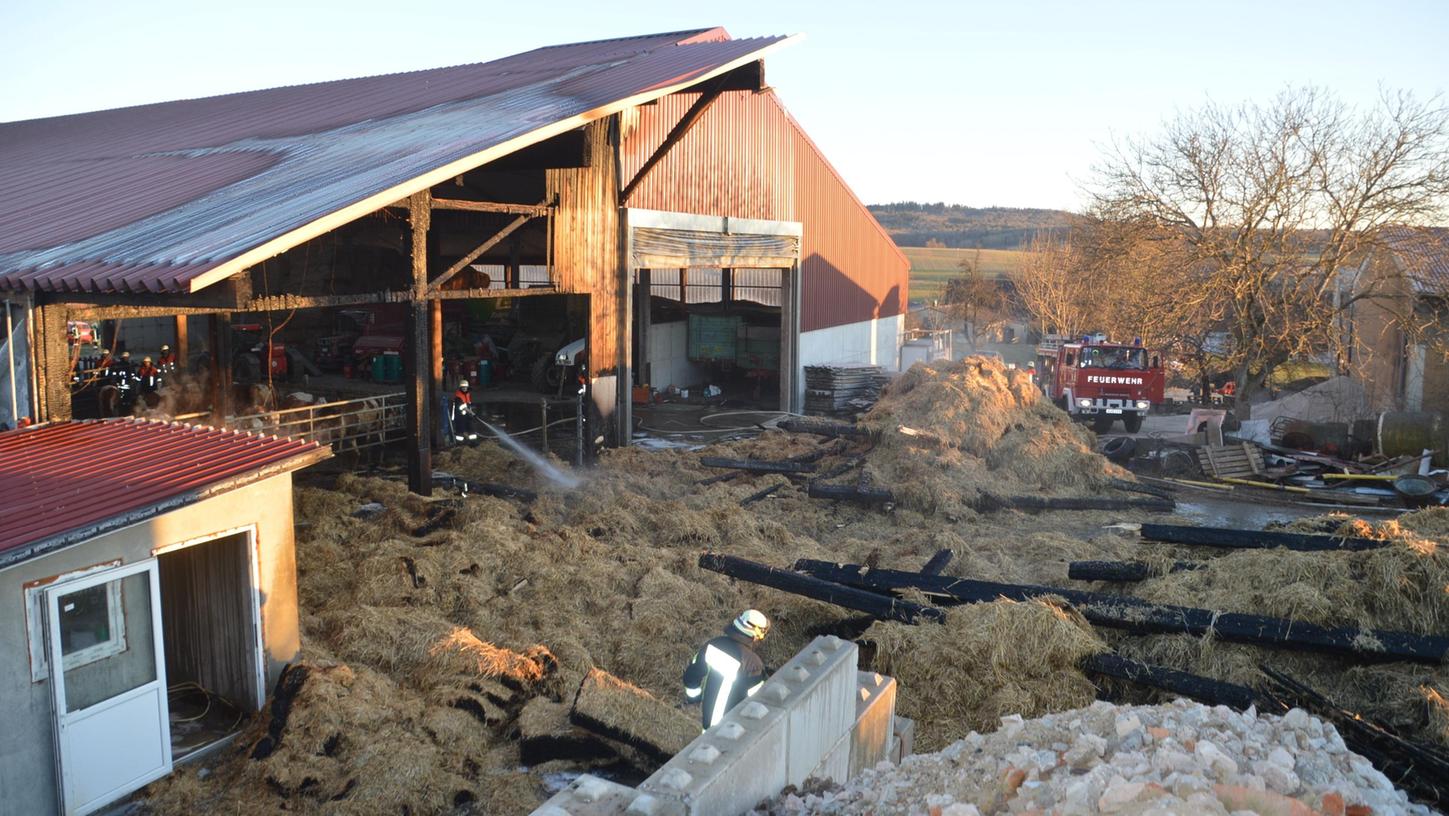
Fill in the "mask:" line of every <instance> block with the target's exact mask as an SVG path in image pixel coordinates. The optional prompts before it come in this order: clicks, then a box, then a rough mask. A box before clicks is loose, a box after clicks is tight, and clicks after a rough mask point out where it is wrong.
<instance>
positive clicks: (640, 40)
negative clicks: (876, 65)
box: [0, 28, 908, 491]
mask: <svg viewBox="0 0 1449 816" xmlns="http://www.w3.org/2000/svg"><path fill="white" fill-rule="evenodd" d="M789 42H790V38H788V37H762V38H752V39H735V38H732V37H730V36H729V34H728V33H726V32H725V31H724V30H723V29H721V28H710V29H700V30H696V31H685V32H676V33H669V34H655V35H648V36H641V37H631V38H624V39H616V40H604V41H598V42H587V43H577V44H571V45H560V46H553V47H547V48H540V49H536V50H533V51H529V52H526V53H522V54H518V55H515V56H511V57H506V58H503V59H499V60H495V61H492V62H486V63H480V64H475V65H464V66H458V67H451V68H440V69H436V70H428V71H417V72H412V73H405V74H394V75H388V76H376V77H366V78H360V79H350V80H342V81H337V82H325V83H319V84H313V85H303V86H296V87H286V88H275V89H270V90H262V91H254V92H249V93H239V94H231V95H226V96H218V97H211V98H206V99H195V100H184V101H177V102H167V103H161V104H154V105H145V106H140V107H133V108H124V109H118V110H109V111H99V112H94V113H84V114H77V115H73V116H63V117H56V118H50V119H39V120H33V121H24V122H12V123H8V124H4V125H0V145H3V150H0V227H3V228H0V292H3V294H4V296H5V297H6V299H7V300H6V307H7V308H6V315H5V317H6V319H7V321H8V322H9V323H10V325H11V333H10V335H9V337H10V340H9V342H8V343H7V346H6V352H5V354H4V358H5V359H0V382H3V383H4V386H5V391H6V393H5V394H4V395H3V396H4V399H3V400H0V403H3V407H0V411H3V412H5V414H6V417H0V418H8V419H9V421H10V422H15V421H16V420H18V419H20V418H21V417H29V418H32V419H34V420H36V421H42V422H45V421H49V422H54V421H59V420H65V419H68V418H71V417H72V416H85V415H96V414H94V413H92V412H96V411H99V415H102V416H104V415H107V414H111V413H125V412H126V410H125V409H126V408H127V406H128V405H129V403H126V402H124V399H125V398H126V396H127V395H125V394H122V395H121V397H120V398H119V399H122V400H123V402H122V403H119V408H120V410H118V403H117V399H118V397H117V396H116V395H115V393H114V392H112V393H109V394H105V393H102V394H101V395H100V396H94V397H90V396H86V395H87V394H89V393H90V392H91V391H94V390H95V389H88V388H87V387H86V386H87V384H88V380H89V379H90V378H88V374H89V373H90V372H93V371H95V370H97V368H98V367H100V368H105V365H106V363H107V362H108V361H110V362H113V361H114V360H116V359H118V358H119V356H120V353H121V350H122V349H125V350H127V351H131V352H133V355H134V357H135V359H134V360H132V362H131V364H132V365H134V364H136V363H137V362H139V358H140V357H141V355H142V354H150V353H153V352H154V353H155V354H158V355H159V354H160V353H161V345H163V344H165V345H168V346H174V348H173V349H172V352H173V353H178V354H179V366H178V368H179V375H178V377H179V376H181V375H195V376H194V378H193V379H190V380H188V382H189V383H190V385H191V386H192V389H193V391H199V393H200V394H201V397H202V398H203V402H204V404H203V405H201V406H199V408H198V406H194V405H193V406H191V407H192V408H194V409H197V410H201V411H205V412H207V413H208V414H209V415H210V417H211V421H212V422H213V423H232V424H234V425H235V424H236V419H237V417H239V416H242V415H245V414H247V413H248V410H247V409H248V408H251V407H255V406H248V405H243V404H240V403H241V402H242V401H243V400H244V399H246V398H245V397H244V396H241V394H242V392H239V391H237V390H236V389H235V388H234V385H235V384H236V383H247V382H252V383H255V382H257V381H265V382H266V383H267V384H270V383H271V380H272V377H273V375H274V374H286V375H287V376H292V377H295V375H297V374H298V373H305V374H306V375H307V377H306V379H307V382H308V384H309V386H310V387H311V388H314V389H322V390H324V391H325V388H323V387H322V386H320V385H318V384H319V383H324V382H326V381H327V376H328V375H331V374H335V376H336V377H337V378H338V379H339V380H341V379H348V380H351V381H361V380H367V381H369V382H370V383H371V384H374V385H379V386H381V387H380V389H377V390H374V391H373V392H367V395H370V397H369V398H370V400H371V401H370V402H369V403H367V404H368V405H370V406H371V407H372V408H374V409H376V410H377V411H383V412H385V411H387V410H391V409H392V408H396V414H397V419H398V425H399V428H400V430H401V432H402V433H400V434H399V435H400V436H405V437H406V438H407V439H408V445H407V447H408V451H409V459H410V475H411V484H412V487H413V488H414V489H415V490H419V491H426V490H427V489H428V485H429V483H430V474H431V468H430V455H431V453H430V451H431V448H432V446H433V444H438V443H440V439H446V438H447V430H446V426H445V425H441V424H440V423H439V414H446V413H447V410H448V408H447V406H448V399H447V398H448V395H450V394H452V393H453V391H454V388H455V386H456V383H457V382H458V380H460V379H461V378H471V379H472V380H473V383H474V388H475V391H483V390H484V389H481V388H479V386H480V385H481V383H479V378H480V377H481V378H483V379H485V380H487V379H489V378H490V377H493V378H497V379H498V380H499V381H500V383H499V384H500V385H501V383H502V380H503V379H504V378H505V377H509V376H511V377H513V378H514V379H515V380H517V379H518V378H520V377H522V376H524V375H525V374H528V375H530V378H531V379H532V380H533V381H534V383H535V384H537V383H538V382H540V381H541V382H542V383H543V386H542V387H543V388H544V389H553V394H552V395H553V396H554V397H557V398H560V400H561V401H562V399H563V398H565V397H569V396H570V395H571V393H572V390H574V386H573V383H575V382H579V383H581V384H582V388H583V393H584V395H585V396H584V397H583V399H582V400H579V399H578V398H574V399H575V400H576V401H577V402H578V403H579V404H581V405H586V406H587V407H586V408H585V409H584V410H583V412H582V413H584V414H586V415H587V420H588V422H589V425H588V427H589V429H590V430H589V431H588V435H589V437H590V438H591V439H593V438H595V437H600V438H603V439H604V440H606V442H607V443H608V444H615V445H620V444H628V443H629V441H630V439H631V437H632V434H633V431H634V428H635V424H636V423H635V420H634V419H633V416H632V414H633V410H634V401H635V400H636V399H640V396H639V395H640V394H641V393H642V392H643V387H644V386H652V387H653V389H654V390H655V391H660V390H665V389H667V388H668V387H669V386H675V387H676V390H683V389H687V387H688V386H689V385H691V384H693V385H700V384H706V383H707V384H709V385H713V386H715V388H717V389H718V388H724V389H735V390H736V391H737V392H738V393H739V394H740V395H741V398H742V399H744V400H746V401H752V402H751V404H752V405H758V406H761V407H765V406H768V407H770V408H775V409H783V410H799V408H800V406H801V405H802V403H803V395H804V377H803V369H804V367H805V366H808V365H812V364H821V363H873V364H877V365H880V366H881V367H883V368H885V369H888V370H889V369H894V368H896V367H897V366H898V360H899V347H900V343H901V334H902V321H903V315H904V312H905V308H906V303H907V299H908V292H907V286H908V263H907V261H906V260H905V258H904V256H903V255H902V254H901V253H900V251H899V250H898V249H897V248H896V247H895V245H894V244H893V243H892V242H891V240H890V238H889V237H888V236H887V235H886V233H885V232H884V231H883V230H882V229H881V227H880V225H879V224H877V223H876V221H875V220H874V218H872V216H871V215H870V214H869V212H868V211H867V210H866V208H865V207H864V206H863V205H862V204H861V202H860V201H859V200H858V199H857V198H856V197H855V196H854V195H853V194H852V192H851V190H850V188H849V187H848V186H847V185H846V183H845V181H844V180H843V179H842V178H841V177H840V176H839V174H838V173H836V172H835V170H834V169H833V168H832V167H831V165H830V163H829V162H828V161H827V160H826V159H825V157H824V156H823V155H821V153H820V151H819V149H818V148H817V147H816V146H815V145H814V143H813V142H811V140H810V139H809V137H808V136H806V134H805V133H804V132H803V131H802V130H801V128H800V126H799V125H798V123H796V122H795V120H794V119H792V118H791V116H790V114H789V113H788V112H787V111H786V109H785V107H784V105H783V104H782V102H781V100H780V97H779V96H778V95H777V94H776V92H775V91H774V89H773V88H771V87H770V86H769V85H767V84H766V80H765V69H764V59H765V57H766V56H767V55H768V54H769V53H771V52H772V51H773V50H774V49H777V48H779V47H781V46H783V45H786V44H788V43H789ZM343 323H346V326H345V327H342V326H341V324H343ZM329 344H333V345H329ZM284 346H289V347H290V350H285V351H284V350H282V348H283V347H284ZM334 346H341V347H342V348H343V352H342V353H341V354H340V355H339V354H337V353H336V352H337V348H335V347H334ZM203 348H204V349H205V353H202V349H203ZM363 349H370V350H371V352H370V353H368V354H367V355H366V356H364V353H363ZM299 352H301V353H300V354H299ZM188 369H191V371H190V372H188ZM526 370H529V371H526ZM491 384H492V383H490V385H491ZM389 391H394V392H396V393H395V394H388V393H386V392H389ZM339 393H341V392H339ZM535 393H537V392H535ZM711 393H714V391H713V389H712V390H711ZM191 396H193V397H194V396H196V394H192V395H191ZM333 396H334V397H336V396H337V395H336V394H334V395H333ZM390 397H395V398H396V399H395V401H394V402H389V401H388V400H389V398H390ZM583 400H586V402H584V401H583ZM545 401H547V400H545ZM153 402H154V400H153ZM164 407H165V406H163V408H164ZM264 407H268V408H270V409H272V410H276V409H277V408H279V407H280V406H277V405H270V406H264ZM184 413H185V412H184V411H183V410H180V409H179V408H178V409H177V410H173V411H171V412H170V413H169V415H171V416H175V415H181V414H184ZM309 417H310V421H312V422H313V423H314V424H315V421H316V416H315V415H309ZM404 417H405V420H404ZM549 424H550V423H549V414H548V408H547V405H546V406H545V409H544V426H545V432H546V426H547V425H549ZM580 425H581V426H582V423H580ZM371 430H375V429H369V432H371ZM580 436H581V437H582V433H581V434H580ZM430 437H431V439H430Z"/></svg>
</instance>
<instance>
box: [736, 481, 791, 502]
mask: <svg viewBox="0 0 1449 816" xmlns="http://www.w3.org/2000/svg"><path fill="white" fill-rule="evenodd" d="M782 487H784V485H782V484H772V485H770V486H769V487H767V488H765V489H764V490H761V491H759V492H757V493H751V494H750V495H748V496H746V497H744V499H742V500H741V501H740V506H741V507H749V506H750V505H752V504H754V503H755V502H757V501H762V500H764V499H766V498H769V496H770V494H771V493H774V492H775V491H776V490H779V489H780V488H782Z"/></svg>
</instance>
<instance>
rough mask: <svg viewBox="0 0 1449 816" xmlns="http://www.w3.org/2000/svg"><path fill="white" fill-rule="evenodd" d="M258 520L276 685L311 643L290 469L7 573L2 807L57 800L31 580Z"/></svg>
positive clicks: (0, 585) (265, 626)
mask: <svg viewBox="0 0 1449 816" xmlns="http://www.w3.org/2000/svg"><path fill="white" fill-rule="evenodd" d="M252 524H255V525H256V541H255V550H254V553H253V557H254V558H255V559H256V565H257V566H256V569H257V576H258V590H259V597H260V600H261V625H262V631H261V642H262V645H263V649H264V650H265V654H266V674H267V676H266V683H267V686H268V687H270V686H271V685H272V684H273V683H274V682H275V681H276V678H277V676H278V674H280V673H281V669H282V667H283V666H284V665H285V664H286V663H287V662H289V661H292V660H295V659H296V658H297V656H298V654H299V653H300V651H301V638H300V633H299V630H298V619H297V562H296V553H295V550H294V549H293V537H292V536H293V531H292V477H291V474H290V473H286V474H282V475H279V476H274V477H272V478H270V479H266V480H263V481H261V482H258V483H256V484H252V485H248V486H246V487H243V488H239V489H237V490H234V491H231V492H229V493H226V494H223V495H221V496H217V497H215V498H211V499H207V500H205V501H203V502H200V503H197V504H194V505H190V506H188V507H184V508H181V509H179V510H175V511H172V512H170V513H166V514H165V515H162V516H158V517H156V518H154V519H151V520H149V521H146V522H142V523H140V524H137V525H133V526H131V527H127V528H125V529H122V530H117V531H115V532H112V533H108V534H106V535H103V536H100V537H98V538H95V539H92V540H90V541H88V542H86V543H84V544H78V545H76V546H73V547H70V548H68V549H65V550H61V551H59V552H56V553H52V554H50V555H47V556H44V557H41V558H37V559H34V560H31V561H26V562H24V563H22V564H18V565H16V566H14V567H11V568H9V569H6V570H3V571H0V795H3V797H4V800H3V804H0V811H3V812H5V813H36V814H40V813H53V812H55V811H56V806H57V802H56V797H55V788H56V780H55V760H54V755H55V754H54V738H53V728H54V715H53V709H52V705H51V698H50V695H51V691H50V684H49V682H48V681H40V682H33V681H32V680H31V668H30V660H29V655H30V648H29V627H28V623H27V616H26V609H25V585H26V584H27V583H30V582H33V581H37V580H42V579H46V578H50V577H53V576H56V575H62V574H65V573H69V572H74V571H76V570H81V569H85V568H86V567H90V566H92V565H95V564H101V563H105V562H108V561H112V560H116V559H119V560H120V561H121V562H122V564H134V563H136V562H138V561H142V560H145V559H147V558H149V557H151V555H152V553H153V552H154V551H156V550H157V549H162V548H166V547H169V546H172V545H175V544H180V543H182V542H185V541H190V540H192V539H196V538H200V537H204V536H210V535H211V534H213V533H221V532H223V531H228V530H233V529H235V528H238V527H244V526H248V525H252Z"/></svg>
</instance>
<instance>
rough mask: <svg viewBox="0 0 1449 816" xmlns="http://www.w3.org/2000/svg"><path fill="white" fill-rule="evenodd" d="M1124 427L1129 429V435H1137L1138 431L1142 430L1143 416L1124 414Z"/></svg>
mask: <svg viewBox="0 0 1449 816" xmlns="http://www.w3.org/2000/svg"><path fill="white" fill-rule="evenodd" d="M1122 427H1124V428H1126V429H1127V433H1137V432H1138V431H1140V430H1142V415H1141V414H1123V415H1122Z"/></svg>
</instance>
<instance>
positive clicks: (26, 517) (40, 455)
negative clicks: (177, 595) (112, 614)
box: [0, 419, 331, 568]
mask: <svg viewBox="0 0 1449 816" xmlns="http://www.w3.org/2000/svg"><path fill="white" fill-rule="evenodd" d="M330 455H331V452H330V451H329V450H328V449H327V448H324V447H321V446H319V445H318V444H317V443H315V442H301V441H296V440H290V439H280V438H278V437H275V436H261V435H254V434H245V433H239V432H237V431H227V430H218V429H216V428H208V427H203V426H193V425H181V424H176V423H169V422H150V421H145V420H135V419H111V420H95V421H90V422H65V423H59V424H55V425H47V426H43V427H39V428H31V429H25V430H18V431H8V432H5V433H0V519H4V522H3V523H0V568H3V567H7V566H10V565H11V564H14V563H18V562H19V561H23V560H25V559H27V558H33V557H35V556H38V555H42V554H44V553H45V552H49V551H51V550H54V549H57V548H59V547H63V546H67V545H69V544H74V543H77V542H79V541H82V540H84V539H86V538H89V537H91V536H94V535H96V534H98V533H99V532H102V531H104V528H105V527H107V526H108V525H109V526H121V525H122V524H128V523H132V522H133V521H138V520H140V519H142V518H147V517H150V516H151V515H154V514H155V513H158V512H165V511H167V510H170V509H174V508H176V507H180V506H183V505H186V504H191V503H193V502H196V501H200V500H201V499H204V498H207V497H208V496H212V495H216V494H218V493H222V492H225V491H226V490H230V489H233V488H236V487H240V486H241V485H242V484H246V483H249V482H252V481H255V480H257V479H260V478H262V477H264V476H268V475H272V474H275V473H280V472H283V471H287V470H295V469H297V468H301V467H305V466H307V465H309V464H311V463H313V462H316V461H318V460H320V459H325V458H327V457H328V456H330ZM98 528H100V529H98Z"/></svg>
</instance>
